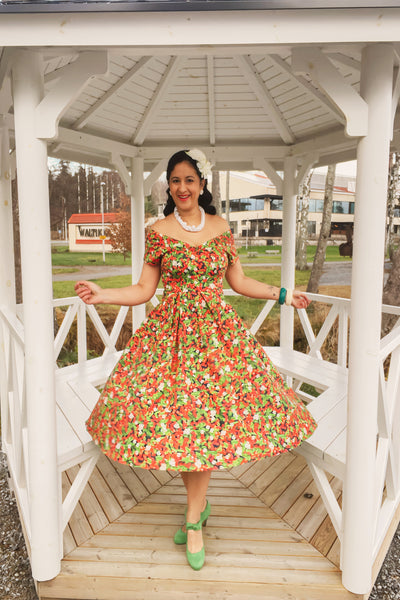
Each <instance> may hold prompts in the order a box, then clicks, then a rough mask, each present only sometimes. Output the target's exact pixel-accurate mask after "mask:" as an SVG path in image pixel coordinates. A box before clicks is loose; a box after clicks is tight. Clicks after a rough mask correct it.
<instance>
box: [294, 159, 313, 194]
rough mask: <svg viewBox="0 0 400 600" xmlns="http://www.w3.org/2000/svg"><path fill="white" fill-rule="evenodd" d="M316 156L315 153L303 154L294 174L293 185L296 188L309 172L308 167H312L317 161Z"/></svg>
mask: <svg viewBox="0 0 400 600" xmlns="http://www.w3.org/2000/svg"><path fill="white" fill-rule="evenodd" d="M318 158H319V155H318V154H317V153H314V154H308V155H306V156H304V158H303V160H302V163H301V166H300V168H299V170H298V172H297V175H296V180H295V185H296V187H297V189H298V188H299V187H300V186H301V185H302V183H303V181H304V179H305V178H306V176H307V175H308V173H309V172H310V169H312V167H313V166H314V165H315V163H316V162H317V161H318Z"/></svg>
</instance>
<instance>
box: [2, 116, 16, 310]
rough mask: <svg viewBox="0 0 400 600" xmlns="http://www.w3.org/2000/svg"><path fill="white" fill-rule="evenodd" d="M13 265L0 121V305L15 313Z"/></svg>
mask: <svg viewBox="0 0 400 600" xmlns="http://www.w3.org/2000/svg"><path fill="white" fill-rule="evenodd" d="M15 303H16V299H15V263H14V235H13V213H12V195H11V165H10V154H9V137H8V126H7V123H6V120H5V118H4V116H3V117H1V119H0V304H4V305H5V306H6V307H7V308H11V309H12V310H13V311H15Z"/></svg>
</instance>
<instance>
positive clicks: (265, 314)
mask: <svg viewBox="0 0 400 600" xmlns="http://www.w3.org/2000/svg"><path fill="white" fill-rule="evenodd" d="M274 306H275V300H268V302H266V303H265V305H264V307H263V308H262V310H261V311H260V312H259V313H258V315H257V317H256V319H255V320H254V322H253V324H252V326H251V327H250V331H251V333H252V334H253V335H255V334H256V333H257V331H258V330H259V329H260V327H261V325H262V324H263V323H264V321H265V319H266V318H267V317H268V315H269V313H270V312H271V310H272V308H273V307H274Z"/></svg>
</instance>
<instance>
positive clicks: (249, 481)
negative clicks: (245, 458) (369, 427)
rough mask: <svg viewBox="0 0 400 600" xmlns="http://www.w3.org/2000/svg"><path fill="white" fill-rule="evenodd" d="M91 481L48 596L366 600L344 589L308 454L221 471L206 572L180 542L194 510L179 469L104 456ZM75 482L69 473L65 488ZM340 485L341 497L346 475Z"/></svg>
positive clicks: (71, 599) (79, 599) (82, 599)
mask: <svg viewBox="0 0 400 600" xmlns="http://www.w3.org/2000/svg"><path fill="white" fill-rule="evenodd" d="M70 475H72V474H71V473H70ZM159 476H160V477H159ZM92 478H93V479H92ZM92 478H91V479H90V480H89V484H88V486H87V489H88V490H89V492H87V490H85V493H86V495H87V494H89V498H90V501H89V500H88V497H86V500H85V501H86V503H87V504H86V510H88V512H89V514H88V515H85V512H84V511H83V510H82V506H83V504H85V501H84V502H83V504H80V505H78V507H77V509H76V511H75V513H74V515H73V518H72V519H71V521H70V523H69V526H68V529H67V531H68V533H66V536H65V543H66V544H67V545H68V544H69V546H68V550H69V553H68V555H67V556H65V558H64V560H63V563H62V564H63V569H62V573H61V574H60V575H59V576H58V577H57V578H55V580H53V581H51V582H41V583H40V584H39V595H40V600H45V599H46V598H48V599H49V600H50V598H51V599H52V600H56V599H57V598H58V599H59V600H95V599H98V600H101V599H104V600H124V598H126V599H128V598H129V600H133V598H134V600H140V598H143V600H151V599H153V600H168V599H169V598H171V600H172V598H173V599H174V600H181V599H182V600H183V599H185V600H186V599H188V600H189V599H190V598H193V600H203V598H207V600H208V599H209V598H210V599H213V598H215V599H216V598H218V600H223V599H224V598H226V600H239V598H240V600H244V599H247V598H250V597H251V598H252V600H253V598H260V599H261V597H262V598H263V599H264V600H265V599H267V600H268V598H270V599H271V600H272V599H273V600H281V599H284V600H317V599H318V600H321V598H324V600H342V598H343V599H346V600H350V599H352V600H355V599H356V598H360V599H361V597H357V596H355V595H353V594H349V593H348V592H347V591H346V590H345V589H344V588H343V587H342V585H341V573H340V571H339V569H338V567H337V564H338V560H339V554H340V544H339V542H338V540H337V538H336V536H335V533H334V531H333V528H332V525H331V523H330V520H329V517H328V516H327V514H326V511H325V509H324V507H323V504H322V501H321V499H320V497H319V494H318V490H317V489H316V487H315V484H314V483H313V482H312V478H311V475H310V473H309V471H308V469H307V467H305V461H304V459H303V458H302V457H301V456H299V455H296V454H294V453H286V454H282V455H279V456H277V457H272V458H268V459H263V460H260V461H256V462H253V463H245V464H243V465H241V466H240V467H235V468H234V469H230V470H229V471H228V470H221V471H213V473H212V475H211V480H210V486H209V489H208V492H207V497H208V498H209V500H210V503H211V506H212V512H211V515H210V517H209V519H208V525H207V527H206V528H205V529H204V530H203V531H204V540H205V547H206V564H205V566H204V567H203V569H202V570H201V571H200V572H194V571H193V570H192V569H191V568H190V567H189V566H188V565H187V559H186V555H185V546H176V545H175V544H174V543H173V535H174V533H175V531H176V529H177V527H180V526H181V525H182V523H183V514H184V508H185V506H186V489H185V486H184V484H183V480H182V479H181V477H180V476H179V474H177V473H169V472H165V471H164V472H156V471H146V470H144V469H137V468H135V469H133V468H131V467H129V466H126V465H120V464H118V463H114V462H113V461H110V460H109V459H107V458H106V457H104V456H101V457H100V459H99V463H98V469H97V470H95V471H94V473H93V476H92ZM69 485H70V484H69V480H68V478H66V480H65V481H64V490H63V493H64V494H65V493H66V492H67V491H68V488H69ZM333 485H334V489H335V492H336V493H337V494H338V496H339V495H340V491H341V484H340V482H339V480H336V479H333ZM150 491H151V493H150ZM306 491H307V492H310V493H313V497H312V498H311V499H306V498H304V493H305V492H306ZM255 492H256V493H255ZM138 499H139V501H138ZM96 500H97V501H98V503H99V505H100V510H101V512H102V513H103V514H104V517H105V518H106V519H107V524H106V526H105V527H104V528H102V530H101V531H98V533H96V534H95V535H93V529H92V527H91V526H90V523H89V518H88V517H89V516H90V510H93V509H94V508H95V507H94V504H92V505H91V503H93V502H94V501H96ZM266 503H269V506H268V505H267V504H266ZM97 508H98V507H97ZM119 511H120V512H119ZM94 512H96V511H94ZM294 525H295V526H296V527H297V528H298V531H295V529H294ZM85 536H86V538H85ZM305 536H308V540H307V539H306V537H305ZM76 541H78V547H75V548H73V545H74V544H75V543H76ZM311 542H312V543H313V544H316V545H317V546H318V548H319V549H320V550H322V552H321V551H319V550H318V549H317V548H315V547H314V545H312V543H311ZM323 553H325V554H328V558H326V557H325V556H324V555H323ZM250 594H251V595H250ZM363 600H366V598H364V599H363Z"/></svg>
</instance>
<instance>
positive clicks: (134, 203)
mask: <svg viewBox="0 0 400 600" xmlns="http://www.w3.org/2000/svg"><path fill="white" fill-rule="evenodd" d="M176 68H177V67H176ZM131 165H132V184H131V185H132V200H131V219H132V283H133V284H135V283H137V282H138V281H139V277H140V273H141V272H142V268H143V256H144V188H143V176H144V173H143V171H144V168H143V165H144V161H143V158H141V157H140V158H139V157H138V158H133V159H132V162H131ZM145 316H146V307H145V306H144V304H141V305H139V306H134V307H133V308H132V328H133V332H135V331H136V329H137V328H138V327H139V326H140V324H141V323H142V322H143V320H144V319H145Z"/></svg>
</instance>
